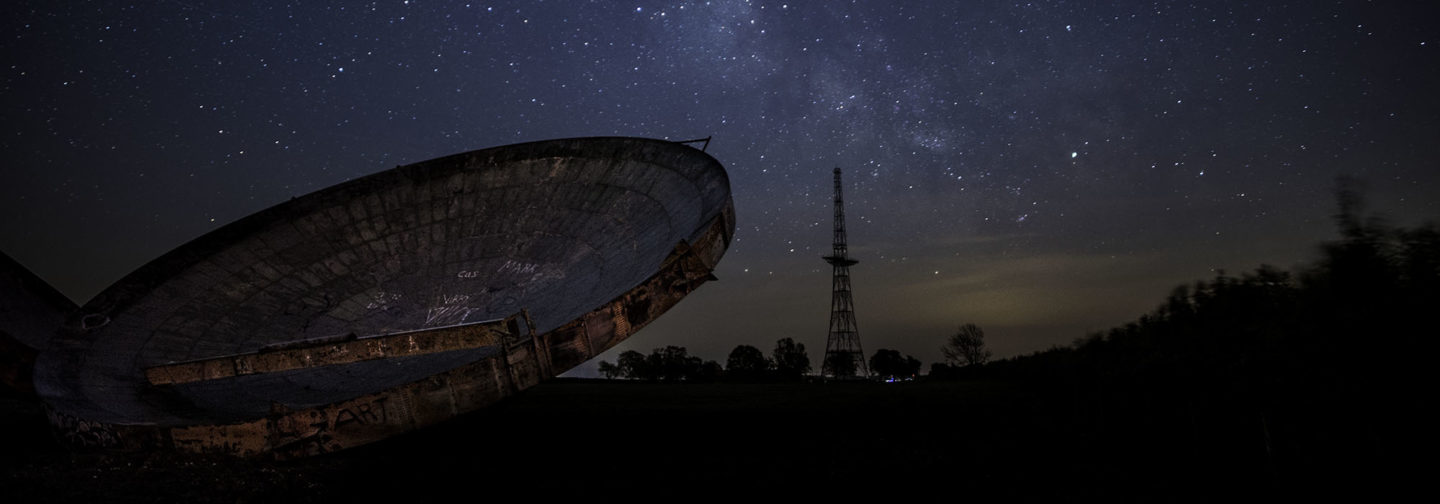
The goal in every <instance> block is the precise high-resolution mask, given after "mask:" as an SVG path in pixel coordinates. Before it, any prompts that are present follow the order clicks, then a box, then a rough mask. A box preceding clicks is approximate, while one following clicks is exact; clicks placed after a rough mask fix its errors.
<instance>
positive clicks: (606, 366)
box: [600, 361, 625, 380]
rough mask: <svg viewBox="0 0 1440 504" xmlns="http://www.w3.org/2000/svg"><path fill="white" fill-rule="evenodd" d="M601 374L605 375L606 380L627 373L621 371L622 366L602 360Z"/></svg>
mask: <svg viewBox="0 0 1440 504" xmlns="http://www.w3.org/2000/svg"><path fill="white" fill-rule="evenodd" d="M600 376H604V377H605V379H606V380H614V379H616V378H620V377H622V376H625V374H624V373H621V372H620V366H617V365H615V364H611V363H610V362H607V361H600Z"/></svg>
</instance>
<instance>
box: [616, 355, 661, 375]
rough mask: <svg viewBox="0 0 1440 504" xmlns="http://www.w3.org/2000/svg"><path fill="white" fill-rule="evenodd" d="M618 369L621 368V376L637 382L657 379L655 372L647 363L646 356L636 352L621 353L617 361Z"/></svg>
mask: <svg viewBox="0 0 1440 504" xmlns="http://www.w3.org/2000/svg"><path fill="white" fill-rule="evenodd" d="M616 367H618V368H619V373H620V376H624V377H626V378H630V379H635V380H653V379H655V372H654V370H652V369H650V364H649V363H648V362H646V361H645V354H642V353H640V352H636V351H634V350H626V351H624V352H621V353H620V357H619V358H618V359H617V361H616Z"/></svg>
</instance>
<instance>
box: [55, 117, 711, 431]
mask: <svg viewBox="0 0 1440 504" xmlns="http://www.w3.org/2000/svg"><path fill="white" fill-rule="evenodd" d="M733 231H734V210H733V204H732V202H731V198H730V185H729V181H728V178H727V176H726V174H725V170H724V168H723V167H722V166H721V165H720V163H719V162H717V161H716V160H715V159H714V158H712V157H710V156H709V155H707V154H705V153H704V152H702V151H700V150H697V149H695V148H692V147H689V146H686V145H683V144H678V143H674V142H668V141H661V140H651V139H640V138H579V139H566V140H553V141H544V142H534V143H526V144H517V145H511V146H505V147H497V148H492V149H484V150H477V151H472V152H466V153H463V154H456V155H453V156H448V157H443V158H439V159H434V160H430V161H425V162H421V163H416V164H412V165H408V166H402V167H397V168H395V169H393V170H388V171H385V172H381V173H377V174H374V175H371V176H367V177H364V178H360V179H356V180H352V181H349V182H346V183H343V184H340V185H337V186H334V187H331V188H328V189H324V190H321V191H318V192H315V193H311V194H309V195H306V196H302V197H298V198H295V199H292V200H290V201H288V202H285V203H283V204H280V205H277V206H274V207H271V208H269V209H266V210H264V211H261V212H259V213H256V214H254V215H251V216H249V217H246V218H244V219H241V220H239V221H236V222H234V223H232V224H229V225H226V226H224V227H222V228H220V229H217V230H215V231H214V232H211V233H209V234H206V235H204V236H202V237H200V238H198V239H196V240H194V241H192V242H190V243H187V244H185V245H183V246H181V247H179V248H177V249H175V250H174V251H172V252H170V253H168V254H166V255H164V256H162V257H160V258H159V259H157V260H155V261H153V262H151V263H149V264H147V265H145V266H143V267H141V268H140V269H139V270H136V271H135V272H134V273H131V274H130V275H128V276H126V277H125V278H123V279H121V280H120V281H119V282H117V283H115V284H114V285H112V286H111V287H109V288H108V289H106V290H105V291H104V292H102V293H101V294H100V295H98V296H96V297H95V299H93V300H91V301H90V302H89V303H87V304H86V305H85V306H83V307H81V308H80V309H79V310H78V312H77V314H76V315H75V316H74V317H72V318H71V319H70V320H68V321H67V322H66V324H65V325H64V327H63V328H62V329H61V330H60V331H59V334H58V335H57V336H56V337H55V338H54V339H53V340H51V342H50V344H49V349H48V350H46V351H45V352H43V353H41V355H40V356H39V358H38V360H37V363H36V368H35V388H36V391H37V393H38V394H39V395H40V396H41V398H42V399H43V400H44V401H45V403H46V404H47V406H48V407H47V411H48V412H49V413H50V417H51V420H52V423H54V424H55V426H56V428H57V431H59V432H60V433H61V435H62V436H63V437H65V438H67V439H68V440H69V441H71V442H72V443H74V444H77V445H81V446H118V447H141V448H143V447H173V448H178V449H182V450H187V451H197V452H223V453H233V454H239V455H255V454H274V455H276V456H279V457H287V456H298V455H306V454H313V453H320V452H326V451H333V450H336V449H341V448H346V447H350V446H355V445H359V444H363V443H366V442H370V441H374V440H377V439H381V438H384V437H387V436H390V435H392V434H395V433H399V432H404V431H407V430H411V429H414V428H417V427H421V426H425V425H429V424H433V423H436V422H439V421H442V420H445V419H448V418H450V417H453V416H454V415H456V414H459V413H463V412H466V411H471V410H474V409H476V408H479V407H482V406H485V405H487V404H490V403H493V402H494V401H496V400H499V399H501V398H503V397H505V396H507V395H509V394H512V393H514V392H516V391H518V390H521V389H524V388H526V387H529V386H531V385H534V384H535V383H538V382H540V381H541V380H544V379H545V378H547V377H550V376H553V375H555V374H557V373H560V372H564V371H565V370H568V369H570V368H572V367H574V366H575V365H577V364H579V363H581V362H584V361H585V360H587V359H589V358H591V357H593V356H595V355H596V354H598V353H600V352H603V351H604V350H606V349H608V348H610V347H612V346H613V345H615V344H616V343H617V342H619V341H621V340H623V339H624V338H626V337H628V336H629V335H631V334H633V333H634V332H635V331H636V330H638V329H640V328H641V327H642V326H644V325H645V324H647V323H649V322H650V321H651V320H653V319H654V318H655V317H657V316H659V315H660V313H662V312H664V311H665V310H667V309H668V308H670V307H671V306H673V305H674V304H675V303H676V302H678V301H679V300H680V298H682V297H684V296H685V295H686V294H688V293H689V292H690V291H692V290H693V289H695V288H696V287H697V286H698V285H699V284H700V283H703V282H704V281H706V280H707V279H711V278H713V277H711V276H710V271H711V270H712V269H713V268H714V267H715V265H716V263H717V262H718V261H719V260H720V257H721V256H722V255H723V254H724V252H725V250H726V248H727V247H728V246H729V242H730V236H731V234H732V233H733Z"/></svg>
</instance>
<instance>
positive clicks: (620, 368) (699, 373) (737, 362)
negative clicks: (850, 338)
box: [599, 338, 921, 382]
mask: <svg viewBox="0 0 1440 504" xmlns="http://www.w3.org/2000/svg"><path fill="white" fill-rule="evenodd" d="M852 362H853V361H852ZM869 364H870V369H871V370H873V371H874V373H875V374H876V375H878V376H881V377H887V376H888V377H897V378H900V377H911V378H913V377H915V376H916V375H917V374H919V372H920V366H921V365H920V361H919V360H917V359H916V358H914V357H911V356H909V355H906V356H903V357H902V356H901V354H900V352H898V351H896V350H889V349H883V348H882V349H880V350H877V351H876V352H875V354H874V355H873V356H872V357H870V361H869ZM811 370H812V367H811V364H810V355H809V354H808V353H807V352H806V350H805V345H804V344H802V343H797V342H796V341H795V340H793V339H791V338H781V339H780V340H778V341H776V342H775V347H774V349H772V350H771V351H770V355H768V356H767V355H765V353H764V352H762V351H761V350H760V349H759V348H756V347H753V346H750V345H739V346H736V347H735V349H734V350H731V351H730V355H729V356H728V357H726V359H725V366H724V367H723V368H722V367H721V366H720V364H719V363H718V362H715V361H704V360H702V359H701V358H699V357H695V356H691V355H689V353H688V351H687V350H686V349H685V348H684V347H678V346H667V347H664V348H656V349H654V350H652V351H651V352H650V354H649V355H645V354H642V353H640V352H637V351H634V350H628V351H625V352H622V353H621V354H620V355H619V357H618V358H617V359H616V362H614V363H611V362H608V361H601V362H600V368H599V371H600V374H601V376H604V377H605V378H610V379H615V378H624V379H631V380H646V381H687V382H697V381H716V380H725V381H732V382H774V381H799V380H802V379H804V378H805V376H807V375H809V374H810V372H811ZM852 374H853V373H852Z"/></svg>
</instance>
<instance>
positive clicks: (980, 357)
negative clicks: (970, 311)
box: [940, 324, 990, 366]
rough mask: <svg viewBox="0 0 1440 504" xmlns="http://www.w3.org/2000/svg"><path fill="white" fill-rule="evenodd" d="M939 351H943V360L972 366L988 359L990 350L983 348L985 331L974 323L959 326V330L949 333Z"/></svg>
mask: <svg viewBox="0 0 1440 504" xmlns="http://www.w3.org/2000/svg"><path fill="white" fill-rule="evenodd" d="M940 351H941V352H944V353H945V361H946V362H948V363H950V364H951V365H959V366H973V365H976V364H984V363H985V361H988V360H990V351H989V350H987V349H985V331H984V330H981V329H980V326H977V325H975V324H965V325H962V326H960V330H958V331H955V334H952V335H950V338H949V339H948V340H946V341H945V346H943V347H940Z"/></svg>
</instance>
